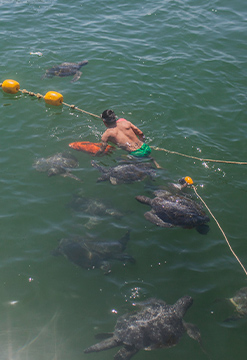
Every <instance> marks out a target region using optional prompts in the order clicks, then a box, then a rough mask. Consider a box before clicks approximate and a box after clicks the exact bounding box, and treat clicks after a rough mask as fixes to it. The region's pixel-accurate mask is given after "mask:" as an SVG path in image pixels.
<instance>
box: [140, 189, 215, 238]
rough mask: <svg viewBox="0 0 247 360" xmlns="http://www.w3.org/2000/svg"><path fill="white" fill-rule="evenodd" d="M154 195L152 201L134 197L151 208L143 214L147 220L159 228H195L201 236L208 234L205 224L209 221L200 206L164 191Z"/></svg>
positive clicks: (144, 197)
mask: <svg viewBox="0 0 247 360" xmlns="http://www.w3.org/2000/svg"><path fill="white" fill-rule="evenodd" d="M154 195H155V198H154V199H151V198H149V197H147V196H141V195H139V196H136V200H138V201H139V202H141V203H143V204H148V205H150V206H151V207H152V210H150V211H148V212H146V213H145V214H144V216H145V218H146V219H147V220H149V221H151V222H152V223H154V224H155V225H157V226H161V227H167V228H171V227H175V226H179V227H183V228H193V227H195V228H196V229H197V231H198V232H199V233H201V234H205V233H207V232H208V230H209V227H208V225H206V224H205V223H207V222H208V221H209V220H210V219H209V217H208V216H207V215H206V214H205V212H204V211H203V208H202V205H201V204H198V203H196V202H195V201H193V200H192V199H189V198H188V197H186V196H182V195H178V194H171V193H170V192H169V191H166V190H157V191H155V192H154Z"/></svg>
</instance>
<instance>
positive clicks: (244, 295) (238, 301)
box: [225, 287, 247, 321]
mask: <svg viewBox="0 0 247 360" xmlns="http://www.w3.org/2000/svg"><path fill="white" fill-rule="evenodd" d="M227 300H229V301H230V303H231V304H233V305H234V307H235V314H234V315H233V316H231V317H229V318H227V319H226V320H225V321H231V320H238V319H242V318H245V317H247V287H244V288H241V289H240V290H238V291H237V292H236V294H235V295H234V296H233V297H232V298H229V299H227Z"/></svg>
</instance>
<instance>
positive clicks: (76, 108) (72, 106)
mask: <svg viewBox="0 0 247 360" xmlns="http://www.w3.org/2000/svg"><path fill="white" fill-rule="evenodd" d="M63 105H66V106H68V107H70V108H71V109H75V110H78V111H81V112H83V113H85V114H88V115H91V116H94V117H97V118H99V119H101V117H100V116H99V115H96V114H93V113H90V112H88V111H86V110H82V109H80V108H78V107H77V106H75V105H70V104H66V103H65V102H63Z"/></svg>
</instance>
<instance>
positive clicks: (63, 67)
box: [42, 60, 88, 82]
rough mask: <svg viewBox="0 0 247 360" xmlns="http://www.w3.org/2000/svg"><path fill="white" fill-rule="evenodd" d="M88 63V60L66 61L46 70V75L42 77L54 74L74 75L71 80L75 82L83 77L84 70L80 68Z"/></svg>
mask: <svg viewBox="0 0 247 360" xmlns="http://www.w3.org/2000/svg"><path fill="white" fill-rule="evenodd" d="M87 64H88V61H87V60H84V61H80V62H78V63H71V62H64V63H62V64H60V65H55V66H53V67H52V68H50V69H48V70H46V72H45V75H44V76H43V77H42V79H44V78H52V77H53V76H60V77H63V76H71V75H74V77H73V79H72V80H71V82H75V81H77V80H79V79H80V77H81V74H82V72H81V71H80V68H81V67H82V66H84V65H87Z"/></svg>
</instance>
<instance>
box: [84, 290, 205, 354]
mask: <svg viewBox="0 0 247 360" xmlns="http://www.w3.org/2000/svg"><path fill="white" fill-rule="evenodd" d="M192 303H193V299H192V298H191V297H190V296H183V297H182V298H180V299H179V300H178V301H177V302H176V303H175V304H174V305H168V304H166V303H165V302H164V301H163V300H158V299H155V298H151V299H150V300H149V301H148V302H145V303H140V306H141V309H140V310H139V311H136V312H134V313H129V314H125V315H123V316H120V317H119V318H118V320H117V323H116V326H115V329H114V332H113V333H110V334H108V338H107V339H105V340H103V341H101V342H99V343H97V344H95V345H93V346H90V347H89V348H87V349H86V350H84V353H90V352H97V351H101V350H107V349H111V348H113V347H116V346H121V345H123V348H121V349H120V350H119V351H118V352H117V353H116V355H115V356H114V359H115V360H129V359H130V358H131V357H132V356H133V355H135V354H136V353H137V352H138V351H139V350H141V349H144V350H153V349H157V348H165V347H171V346H174V345H176V344H177V343H178V342H179V340H180V338H181V337H182V335H183V334H184V333H185V332H187V334H188V335H189V336H190V337H191V338H193V339H194V340H197V341H198V342H199V343H201V336H200V331H199V329H198V328H197V327H196V326H195V325H193V324H188V323H185V322H184V320H183V317H184V315H185V313H186V311H187V310H188V309H189V308H190V306H191V305H192Z"/></svg>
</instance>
